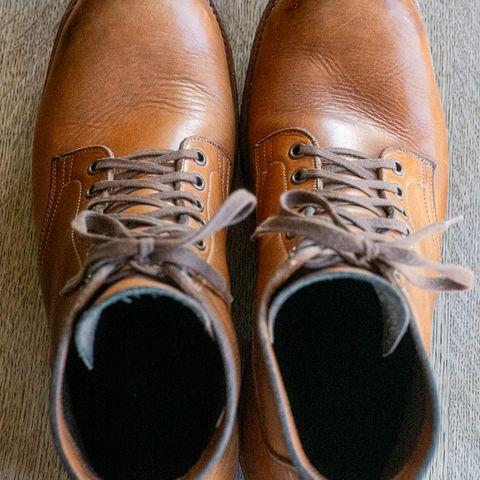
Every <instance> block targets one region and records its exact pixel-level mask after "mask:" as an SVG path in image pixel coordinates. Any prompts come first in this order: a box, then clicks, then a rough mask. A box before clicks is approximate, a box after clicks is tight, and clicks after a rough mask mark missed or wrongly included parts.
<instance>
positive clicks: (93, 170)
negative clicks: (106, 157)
mask: <svg viewBox="0 0 480 480" xmlns="http://www.w3.org/2000/svg"><path fill="white" fill-rule="evenodd" d="M97 165H98V162H97V161H96V160H95V161H94V162H92V163H91V164H90V165H89V166H88V169H87V173H88V174H89V175H90V176H91V177H93V176H94V175H97V174H98V173H99V172H98V170H97Z"/></svg>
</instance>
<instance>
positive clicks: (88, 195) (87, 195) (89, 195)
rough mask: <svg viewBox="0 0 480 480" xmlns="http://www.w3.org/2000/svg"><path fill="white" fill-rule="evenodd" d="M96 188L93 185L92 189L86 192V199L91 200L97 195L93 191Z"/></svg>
mask: <svg viewBox="0 0 480 480" xmlns="http://www.w3.org/2000/svg"><path fill="white" fill-rule="evenodd" d="M94 188H95V186H94V185H91V186H90V188H89V189H88V190H87V191H86V192H85V197H86V198H88V199H90V198H92V197H93V196H94V195H95V193H94V191H93V189H94Z"/></svg>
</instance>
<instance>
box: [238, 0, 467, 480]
mask: <svg viewBox="0 0 480 480" xmlns="http://www.w3.org/2000/svg"><path fill="white" fill-rule="evenodd" d="M244 114H245V121H246V132H245V140H246V142H247V143H248V146H247V148H248V152H249V157H250V166H251V172H252V180H253V183H254V185H255V189H256V192H257V197H258V201H259V207H258V221H259V223H260V224H261V225H260V227H259V229H258V230H257V234H256V235H257V237H260V246H259V249H260V251H259V255H260V259H259V280H258V320H257V324H256V328H255V333H254V340H253V352H252V355H253V368H252V371H251V373H250V380H249V385H248V387H247V394H246V398H245V400H246V401H245V405H244V408H243V410H244V411H243V425H242V429H243V434H242V435H243V437H242V444H243V453H242V456H243V459H242V462H243V468H244V471H245V475H246V478H247V479H248V480H258V479H262V480H263V479H275V480H281V479H289V480H292V479H297V478H301V479H321V478H328V479H329V480H332V479H336V480H348V479H352V480H353V479H355V480H359V479H361V480H364V479H368V480H374V479H392V478H395V479H400V478H402V479H412V478H416V477H417V475H419V474H420V473H421V472H422V471H423V470H424V469H425V467H426V465H427V464H428V460H429V459H430V457H431V454H432V451H433V448H434V445H435V438H436V435H437V432H438V425H439V420H438V408H437V400H436V393H435V388H434V382H433V378H432V373H431V370H430V367H429V364H428V360H427V353H426V352H427V351H428V347H429V341H430V324H431V319H432V311H433V307H434V294H433V293H432V291H434V290H460V289H465V288H469V287H470V286H471V285H472V275H471V273H470V272H468V271H466V270H464V269H461V268H458V267H452V266H442V265H440V264H439V263H438V262H439V260H440V248H441V247H440V244H441V237H440V234H441V233H442V232H443V231H445V230H446V229H447V228H448V226H449V225H450V224H449V223H442V219H443V218H444V214H445V204H446V198H447V180H448V159H447V140H446V135H445V128H444V121H443V113H442V107H441V104H440V100H439V96H438V92H437V87H436V84H435V76H434V73H433V69H432V63H431V59H430V54H429V48H428V41H427V36H426V34H425V29H424V25H423V23H422V20H421V18H420V15H419V12H418V11H417V9H416V7H415V6H414V3H413V1H412V0H393V1H383V0H382V1H380V0H365V1H361V2H359V1H358V0H338V1H328V0H303V1H297V0H273V1H271V2H270V5H269V6H268V7H267V10H266V12H265V15H264V18H263V20H262V24H261V26H260V29H259V32H258V35H257V40H256V44H255V48H254V52H253V58H252V60H251V67H250V75H249V79H248V80H247V88H246V99H245V110H244ZM437 222H440V223H437Z"/></svg>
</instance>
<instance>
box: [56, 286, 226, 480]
mask: <svg viewBox="0 0 480 480" xmlns="http://www.w3.org/2000/svg"><path fill="white" fill-rule="evenodd" d="M64 392H65V395H64V408H65V411H66V417H67V418H68V422H69V424H70V425H69V427H70V430H71V431H72V435H73V436H74V438H75V441H76V442H77V443H78V446H79V448H80V450H81V451H83V453H84V455H85V457H86V458H87V461H88V463H89V465H90V467H91V468H92V469H93V470H94V471H95V472H96V473H97V474H98V475H99V476H100V477H101V478H104V479H106V480H109V479H115V480H118V479H120V480H122V479H129V480H131V479H133V478H135V479H162V480H168V479H172V480H173V479H175V478H179V477H181V476H183V475H184V474H186V473H187V472H188V471H189V470H190V469H191V468H192V467H193V466H194V465H195V463H196V462H197V461H198V460H199V458H200V456H201V454H202V453H203V452H204V450H205V449H206V447H207V445H208V443H209V441H210V440H211V438H212V436H213V434H214V432H215V429H216V424H217V422H218V421H219V418H220V416H221V414H222V411H223V408H224V406H225V398H226V392H225V372H224V368H223V362H222V357H221V354H220V351H219V348H218V345H217V343H216V342H214V341H213V340H212V338H211V337H210V336H209V334H208V333H207V331H206V329H205V327H204V325H203V324H202V322H201V320H200V319H199V317H198V316H197V314H196V313H195V312H194V311H193V310H192V309H191V308H189V307H188V306H186V305H183V304H182V303H180V302H179V301H178V300H176V299H174V298H170V297H164V296H152V295H142V296H135V297H132V298H129V299H128V303H127V302H124V301H117V302H116V303H114V304H112V305H110V306H108V307H107V308H105V309H104V310H103V312H102V313H101V316H100V319H99V323H98V326H97V330H96V334H95V345H94V368H93V370H89V369H88V368H87V367H86V366H85V364H84V362H83V361H82V360H81V359H80V357H79V355H78V352H77V349H76V348H75V345H74V344H73V342H72V345H71V347H70V352H69V356H68V360H67V366H66V375H65V385H64Z"/></svg>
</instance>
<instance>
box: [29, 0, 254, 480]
mask: <svg viewBox="0 0 480 480" xmlns="http://www.w3.org/2000/svg"><path fill="white" fill-rule="evenodd" d="M227 52H228V46H227V45H226V43H225V39H224V36H223V33H222V28H221V26H220V24H219V21H218V18H217V13H216V11H215V10H214V8H213V7H212V5H211V4H210V3H209V1H208V0H185V1H182V2H179V1H178V0H143V1H141V2H139V1H137V0H101V1H100V0H77V1H74V2H72V4H71V5H70V6H69V8H68V11H67V14H66V15H65V18H64V20H63V22H62V25H61V28H60V31H59V33H58V37H57V41H56V44H55V49H54V53H53V56H52V60H51V64H50V69H49V73H48V78H47V81H46V85H45V90H44V95H43V99H42V103H41V106H40V111H39V117H38V127H37V132H36V139H35V148H34V161H33V170H34V172H33V183H34V195H35V214H36V224H37V227H38V231H39V236H40V257H39V261H40V272H41V282H42V287H43V293H44V299H45V305H46V309H47V313H48V317H49V320H50V322H51V329H52V358H53V363H54V374H53V388H52V423H53V430H54V436H55V440H56V443H57V446H58V449H59V451H60V453H61V455H62V457H63V459H64V462H65V464H66V466H67V467H68V470H69V471H70V473H71V475H72V477H74V478H78V479H98V478H102V479H115V480H118V479H129V480H131V479H134V478H135V479H149V480H150V479H162V480H164V479H176V478H184V479H194V478H202V479H203V478H207V479H215V480H216V479H232V478H233V477H234V475H235V471H236V465H237V449H238V439H237V433H236V432H237V428H236V420H235V415H236V407H237V397H238V392H239V384H240V380H239V372H240V366H239V355H238V350H237V342H236V338H235V332H234V328H233V325H232V322H231V318H230V305H229V303H230V294H229V292H228V283H229V280H228V272H227V265H226V260H225V249H226V246H225V240H226V231H225V227H227V226H228V225H231V224H233V223H235V222H237V221H240V220H241V219H242V218H243V217H244V216H245V215H246V214H247V213H248V212H249V211H251V210H252V208H253V204H254V202H255V201H254V199H253V196H251V195H250V194H247V193H246V192H239V193H236V194H235V195H234V196H232V197H230V199H229V200H226V199H227V195H228V192H229V188H230V180H231V172H232V166H233V160H234V155H235V140H236V114H235V103H236V98H235V93H234V88H233V84H234V82H233V72H232V71H231V68H230V59H229V56H228V54H227ZM225 201H226V203H223V202H225ZM222 204H223V206H222ZM72 221H73V228H72Z"/></svg>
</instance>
